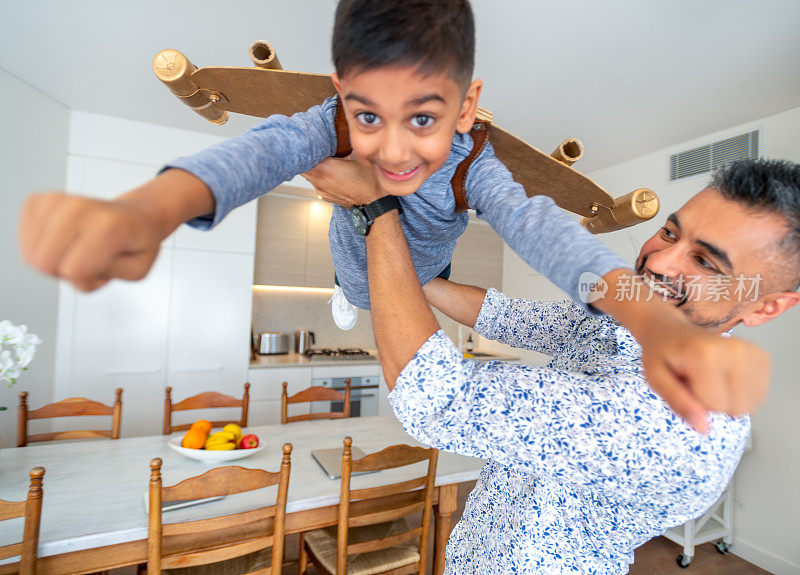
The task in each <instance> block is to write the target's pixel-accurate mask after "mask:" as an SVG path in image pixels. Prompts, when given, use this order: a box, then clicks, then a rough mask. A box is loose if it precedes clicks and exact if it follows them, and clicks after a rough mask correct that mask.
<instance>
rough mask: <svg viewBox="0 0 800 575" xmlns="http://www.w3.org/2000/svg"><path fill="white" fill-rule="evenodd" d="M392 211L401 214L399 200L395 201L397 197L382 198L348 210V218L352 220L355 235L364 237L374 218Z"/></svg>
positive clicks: (401, 209)
mask: <svg viewBox="0 0 800 575" xmlns="http://www.w3.org/2000/svg"><path fill="white" fill-rule="evenodd" d="M392 210H397V213H399V214H402V213H403V208H402V207H400V200H398V199H397V196H383V197H382V198H380V199H377V200H375V201H374V202H372V203H371V204H365V205H362V206H353V207H352V208H350V217H351V218H352V219H353V227H355V229H356V233H357V234H359V235H362V236H366V235H367V234H368V233H369V228H370V226H371V225H372V222H374V221H375V218H377V217H378V216H381V215H383V214H385V213H386V212H391V211H392Z"/></svg>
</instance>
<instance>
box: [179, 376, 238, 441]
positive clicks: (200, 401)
mask: <svg viewBox="0 0 800 575" xmlns="http://www.w3.org/2000/svg"><path fill="white" fill-rule="evenodd" d="M216 407H241V408H242V418H241V419H240V420H239V421H234V422H231V421H230V420H228V421H212V422H211V425H212V426H213V427H222V426H224V425H226V424H228V423H238V424H239V426H240V427H247V414H248V411H249V409H250V384H249V383H245V384H244V395H243V396H242V399H236V398H235V397H231V396H230V395H224V394H222V393H218V392H216V391H206V392H204V393H198V394H197V395H193V396H192V397H187V398H186V399H184V400H183V401H180V402H178V403H176V404H174V405H173V403H172V388H171V387H168V388H167V389H166V397H165V398H164V435H169V434H170V433H172V432H174V431H184V430H186V429H189V428H190V427H191V426H192V424H191V423H182V424H180V425H172V412H174V411H187V410H190V409H210V408H216Z"/></svg>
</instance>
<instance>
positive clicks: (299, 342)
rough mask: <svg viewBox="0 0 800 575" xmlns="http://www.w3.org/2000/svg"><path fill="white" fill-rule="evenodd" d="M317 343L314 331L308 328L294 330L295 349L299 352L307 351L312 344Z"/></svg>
mask: <svg viewBox="0 0 800 575" xmlns="http://www.w3.org/2000/svg"><path fill="white" fill-rule="evenodd" d="M312 343H317V342H316V337H314V332H313V331H309V330H307V329H298V330H297V331H295V332H294V350H295V351H296V352H297V353H305V352H307V351H308V350H309V349H311V344H312Z"/></svg>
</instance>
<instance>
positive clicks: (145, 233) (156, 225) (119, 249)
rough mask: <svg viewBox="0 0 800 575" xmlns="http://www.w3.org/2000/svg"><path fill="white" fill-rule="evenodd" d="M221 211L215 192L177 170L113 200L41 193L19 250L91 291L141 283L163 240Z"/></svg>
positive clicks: (31, 204)
mask: <svg viewBox="0 0 800 575" xmlns="http://www.w3.org/2000/svg"><path fill="white" fill-rule="evenodd" d="M215 207H216V204H215V200H214V196H213V194H212V193H211V190H210V189H209V188H208V186H206V185H205V183H203V181H202V180H200V179H199V178H197V177H196V176H194V175H192V174H190V173H189V172H185V171H183V170H178V169H173V170H166V171H165V172H163V173H162V174H160V175H159V176H157V177H156V178H154V179H152V180H150V181H149V182H147V183H145V184H143V185H142V186H140V187H138V188H136V189H135V190H131V191H130V192H127V193H126V194H124V195H122V196H120V197H119V198H117V199H115V200H112V201H108V200H97V199H92V198H85V197H81V196H72V195H67V194H64V193H47V194H34V195H32V196H31V197H29V198H28V199H27V201H26V202H25V205H24V206H23V208H22V215H21V217H20V224H19V240H20V248H21V250H22V256H23V258H24V259H25V260H27V261H28V263H30V264H31V265H32V266H33V267H35V268H37V269H39V270H41V271H43V272H45V273H47V274H50V275H52V276H55V277H58V278H63V279H65V280H67V281H70V282H72V283H73V284H74V285H75V287H76V288H78V289H80V290H83V291H91V290H95V289H97V288H99V287H102V286H103V285H105V284H106V283H108V281H109V280H111V279H112V278H120V279H125V280H138V279H142V278H143V277H144V276H145V275H147V272H148V271H149V270H150V267H151V266H152V265H153V261H154V260H155V259H156V256H157V255H158V248H159V246H160V245H161V241H162V240H163V239H164V238H166V237H167V236H169V235H170V234H171V233H172V232H173V231H174V230H175V229H176V228H177V227H178V226H179V225H181V224H182V223H183V222H186V221H188V220H190V219H192V218H194V217H198V216H203V215H207V214H213V213H214V210H215Z"/></svg>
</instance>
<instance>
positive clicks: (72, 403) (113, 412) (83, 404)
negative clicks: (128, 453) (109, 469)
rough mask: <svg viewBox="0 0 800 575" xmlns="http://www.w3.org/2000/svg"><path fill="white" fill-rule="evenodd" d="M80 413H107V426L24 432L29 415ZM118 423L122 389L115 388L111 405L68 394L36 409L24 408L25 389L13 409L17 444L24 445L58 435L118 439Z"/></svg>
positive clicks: (58, 437) (47, 416) (74, 415)
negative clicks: (84, 429)
mask: <svg viewBox="0 0 800 575" xmlns="http://www.w3.org/2000/svg"><path fill="white" fill-rule="evenodd" d="M81 415H110V416H111V429H101V430H88V431H54V432H51V433H40V434H38V435H28V421H30V420H31V419H50V418H52V417H76V416H81ZM121 424H122V389H121V388H117V390H116V399H115V400H114V405H105V404H102V403H98V402H97V401H92V400H91V399H86V398H83V397H70V398H68V399H62V400H61V401H58V402H56V403H49V404H47V405H45V406H44V407H40V408H39V409H34V410H33V411H28V392H27V391H23V392H22V393H20V394H19V408H18V411H17V447H25V446H26V445H28V443H34V442H37V441H57V440H61V439H89V438H97V437H110V438H111V439H119V428H120V425H121Z"/></svg>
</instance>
